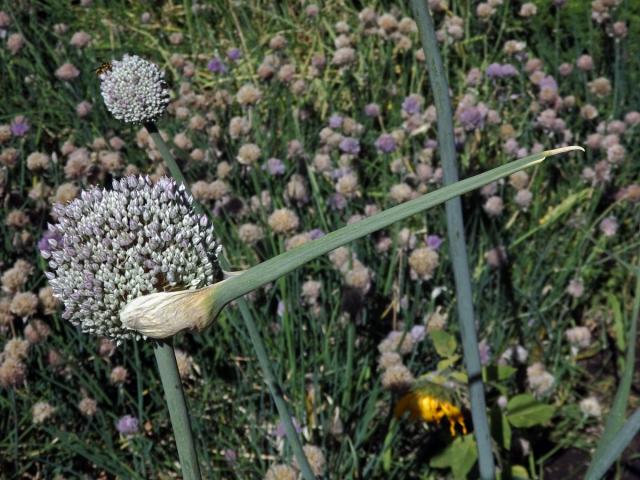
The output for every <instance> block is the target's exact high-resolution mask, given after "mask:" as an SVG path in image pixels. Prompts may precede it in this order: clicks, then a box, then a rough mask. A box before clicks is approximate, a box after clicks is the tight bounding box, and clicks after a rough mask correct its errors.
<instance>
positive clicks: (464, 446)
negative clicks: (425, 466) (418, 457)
mask: <svg viewBox="0 0 640 480" xmlns="http://www.w3.org/2000/svg"><path fill="white" fill-rule="evenodd" d="M477 459H478V452H477V450H476V441H475V440H474V438H473V435H464V436H460V437H458V438H456V439H455V440H454V441H453V442H451V444H450V445H449V446H448V447H447V448H445V449H444V450H443V451H442V452H441V453H438V454H436V455H434V456H433V458H432V459H431V461H430V462H429V465H431V466H432V467H434V468H450V469H451V473H452V474H453V478H455V479H456V480H458V479H464V478H467V475H468V474H469V472H470V471H471V469H472V468H473V466H474V465H475V463H476V460H477Z"/></svg>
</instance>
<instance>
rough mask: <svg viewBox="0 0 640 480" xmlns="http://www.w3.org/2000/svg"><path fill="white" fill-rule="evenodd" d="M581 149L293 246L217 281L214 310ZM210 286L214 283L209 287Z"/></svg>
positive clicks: (525, 162) (506, 168)
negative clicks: (349, 246) (336, 252)
mask: <svg viewBox="0 0 640 480" xmlns="http://www.w3.org/2000/svg"><path fill="white" fill-rule="evenodd" d="M574 150H582V151H584V150H583V149H582V148H581V147H563V148H556V149H555V150H547V151H544V152H541V153H537V154H535V155H530V156H528V157H525V158H522V159H520V160H515V161H513V162H510V163H507V164H506V165H502V166H500V167H497V168H494V169H492V170H489V171H487V172H484V173H481V174H479V175H476V176H474V177H470V178H466V179H464V180H461V181H459V182H456V183H455V184H453V185H449V186H447V187H442V188H440V189H438V190H436V191H434V192H431V193H427V194H426V195H422V196H421V197H418V198H415V199H413V200H411V201H409V202H406V203H403V204H401V205H396V206H395V207H392V208H389V209H388V210H384V211H383V212H380V213H377V214H376V215H373V216H371V217H368V218H365V219H363V220H360V221H359V222H357V223H354V224H352V225H347V226H346V227H343V228H340V229H339V230H336V231H334V232H331V233H329V234H327V235H325V236H324V237H321V238H319V239H317V240H313V241H312V242H308V243H305V244H303V245H301V246H299V247H297V248H294V249H293V250H290V251H288V252H285V253H282V254H280V255H278V256H276V257H273V258H271V259H269V260H266V261H264V262H262V263H260V264H258V265H256V266H254V267H251V268H250V269H248V270H246V271H244V272H242V273H241V274H239V275H235V276H233V277H231V278H229V279H227V280H225V281H224V282H221V283H220V284H219V285H215V286H214V287H216V288H215V294H214V297H215V298H214V304H215V305H214V311H213V316H214V317H215V316H216V315H217V314H218V313H219V311H220V310H221V309H222V307H223V306H224V305H226V304H227V303H228V302H230V301H231V300H234V299H236V298H238V297H241V296H242V295H245V294H247V293H249V292H251V291H253V290H255V289H256V288H259V287H261V286H263V285H265V284H267V283H269V282H272V281H274V280H276V279H278V278H280V277H281V276H283V275H286V274H287V273H289V272H291V271H293V270H295V269H296V268H298V267H300V266H302V265H304V264H305V263H307V262H309V261H310V260H313V259H315V258H317V257H319V256H321V255H324V254H326V253H328V252H330V251H332V250H335V249H336V248H338V247H341V246H342V245H346V244H348V243H350V242H352V241H354V240H357V239H359V238H362V237H364V236H366V235H369V234H370V233H373V232H376V231H378V230H381V229H383V228H386V227H388V226H389V225H391V224H393V223H395V222H398V221H400V220H403V219H405V218H407V217H410V216H412V215H415V214H416V213H420V212H423V211H425V210H428V209H430V208H433V207H435V206H437V205H440V204H442V203H444V202H446V201H447V200H450V199H452V198H454V197H457V196H459V195H463V194H465V193H467V192H470V191H471V190H475V189H477V188H480V187H482V186H484V185H486V184H487V183H491V182H493V181H495V180H498V179H500V178H504V177H507V176H509V175H511V174H512V173H515V172H517V171H519V170H522V169H524V168H528V167H531V166H533V165H536V164H538V163H540V162H542V161H543V160H544V159H545V158H547V157H550V156H552V155H557V154H559V153H564V152H571V151H574ZM208 288H211V287H208Z"/></svg>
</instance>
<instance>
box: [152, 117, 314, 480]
mask: <svg viewBox="0 0 640 480" xmlns="http://www.w3.org/2000/svg"><path fill="white" fill-rule="evenodd" d="M145 128H146V129H147V130H148V131H149V133H150V134H151V138H152V139H153V141H154V144H155V146H156V148H157V149H158V151H159V152H160V155H162V158H163V160H164V161H165V163H166V164H167V167H168V168H169V171H170V172H171V175H172V176H173V177H174V178H175V179H176V180H177V181H179V182H181V183H182V184H183V185H185V186H186V185H187V182H186V181H185V179H184V176H183V175H182V172H181V170H180V167H179V166H178V164H177V163H176V161H175V159H174V158H173V155H171V152H170V151H169V148H168V147H167V144H166V143H165V141H164V140H163V139H162V136H161V135H160V132H159V131H158V128H157V127H156V125H155V123H154V122H148V123H146V124H145ZM186 188H188V187H186ZM196 209H198V211H200V212H203V209H202V207H201V206H200V205H198V204H196ZM218 261H219V262H220V266H221V267H222V268H223V269H224V270H227V271H228V270H231V265H229V263H228V261H227V259H226V257H225V256H224V255H220V256H219V257H218ZM231 278H233V277H231ZM184 293H186V294H187V295H186V296H185V297H184V298H187V299H189V303H190V305H193V301H194V297H193V295H189V292H184ZM178 295H180V293H178ZM147 297H151V298H154V297H152V296H151V295H149V296H147ZM165 298H167V297H165ZM236 298H238V307H239V309H240V315H241V317H242V320H243V322H244V325H245V328H246V329H247V331H248V332H249V338H250V339H251V343H252V344H253V349H254V350H255V352H256V356H257V357H258V363H259V364H260V368H261V370H262V377H263V379H264V382H265V384H266V385H267V388H268V389H269V393H270V394H271V397H272V398H273V402H274V403H275V405H276V409H277V410H278V415H279V417H280V422H281V423H282V425H283V426H284V430H285V435H286V437H287V440H289V444H290V446H291V450H292V451H293V455H294V457H295V458H296V460H297V462H298V466H299V468H300V471H301V473H302V475H303V477H304V479H305V480H313V479H314V478H315V475H314V474H313V471H312V469H311V465H309V461H308V460H307V457H306V456H305V454H304V450H303V449H302V442H300V438H299V437H298V434H297V432H296V429H295V426H294V424H293V420H292V418H293V416H292V415H291V413H290V411H289V407H288V406H287V402H286V401H285V399H284V396H283V394H282V392H283V390H282V387H281V386H280V384H279V383H278V380H277V379H276V376H275V375H274V373H273V371H272V369H271V363H270V361H269V357H268V355H267V349H266V347H265V345H264V342H263V341H262V337H261V335H260V331H259V330H258V327H257V325H256V323H255V322H254V321H253V317H252V316H251V311H250V310H249V307H248V305H247V302H246V301H244V299H242V298H239V297H236ZM172 299H173V298H172ZM198 300H199V301H201V302H202V308H200V309H192V308H185V307H186V305H184V304H182V303H175V302H172V301H170V302H168V303H169V306H170V305H171V304H173V305H174V307H177V308H176V311H179V312H182V315H179V316H174V315H171V314H170V313H169V312H171V311H172V310H171V308H167V304H163V308H160V309H158V310H159V311H158V314H157V315H156V316H155V317H154V320H155V322H154V323H155V324H156V325H157V327H158V328H160V329H166V328H167V327H168V326H170V325H172V326H175V327H177V328H178V330H173V331H170V332H167V334H166V335H164V336H170V335H173V334H175V333H177V332H178V331H179V330H181V329H183V328H182V327H181V326H180V325H179V322H187V323H189V324H190V325H191V327H189V328H196V329H199V327H198V326H199V325H203V324H204V323H207V324H208V320H209V318H210V315H209V313H208V311H209V308H210V306H211V300H212V299H211V297H210V296H207V295H199V296H198ZM156 307H157V305H156ZM144 309H145V310H146V309H147V308H146V307H145V308H144ZM185 312H189V313H188V314H187V315H185V314H184V313H185ZM167 314H168V315H167ZM147 318H150V317H147ZM169 319H173V320H174V322H173V323H172V322H168V321H167V320H169ZM176 322H178V324H176ZM202 328H204V327H202ZM158 365H159V364H158ZM161 375H162V372H161ZM174 432H175V427H174Z"/></svg>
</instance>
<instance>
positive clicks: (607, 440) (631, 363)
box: [585, 268, 640, 480]
mask: <svg viewBox="0 0 640 480" xmlns="http://www.w3.org/2000/svg"><path fill="white" fill-rule="evenodd" d="M639 316H640V268H638V269H637V270H636V290H635V298H634V302H633V310H632V313H631V321H630V322H629V323H630V325H629V336H628V337H627V338H628V339H629V340H628V342H627V345H628V346H627V354H626V355H625V360H624V371H623V372H622V379H621V380H620V385H619V386H618V390H617V391H616V396H615V398H614V399H613V404H612V405H611V410H609V415H608V416H607V423H606V425H605V427H604V432H603V433H602V436H601V437H600V441H599V442H598V446H597V447H596V451H595V453H594V454H593V457H592V460H591V465H590V466H589V470H587V475H586V477H585V478H586V480H595V479H599V478H600V477H601V475H598V474H597V473H596V469H597V470H598V471H600V470H599V468H600V467H599V466H600V465H602V460H603V457H604V454H605V450H607V449H608V448H609V447H610V445H611V444H612V443H613V442H614V441H615V440H614V438H615V435H616V433H618V431H619V430H620V427H621V426H622V424H623V423H624V414H625V411H626V409H627V403H628V400H629V394H630V393H631V383H632V382H633V374H634V372H635V358H636V340H635V339H636V336H637V334H638V317H639ZM625 445H626V444H625ZM609 465H610V464H609ZM607 468H608V466H607ZM605 471H606V468H605Z"/></svg>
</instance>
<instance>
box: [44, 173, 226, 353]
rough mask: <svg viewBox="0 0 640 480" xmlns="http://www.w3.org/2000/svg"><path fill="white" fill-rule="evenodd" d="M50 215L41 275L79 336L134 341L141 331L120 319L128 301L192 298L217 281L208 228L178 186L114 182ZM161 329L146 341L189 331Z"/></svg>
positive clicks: (135, 179) (143, 181)
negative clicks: (162, 295)
mask: <svg viewBox="0 0 640 480" xmlns="http://www.w3.org/2000/svg"><path fill="white" fill-rule="evenodd" d="M53 214H54V216H55V217H56V218H57V219H58V223H56V224H55V225H49V230H50V231H51V233H52V234H53V237H54V238H51V239H50V240H48V248H46V249H43V250H42V252H41V253H42V256H43V257H44V258H45V259H46V260H48V262H49V268H50V269H51V272H47V274H46V275H47V278H48V279H49V284H50V285H51V287H52V289H53V293H54V295H55V296H56V297H57V298H59V299H60V300H62V301H63V302H64V305H65V311H64V313H63V317H64V318H66V319H68V320H70V321H71V323H73V324H74V325H78V326H80V327H81V329H82V330H83V331H84V332H89V333H94V334H96V335H103V336H106V337H109V338H112V339H114V340H116V341H117V342H118V343H120V342H121V341H122V340H123V339H126V338H139V337H140V334H142V335H145V333H144V331H140V332H136V331H135V330H130V329H128V328H127V325H123V324H122V322H121V320H120V311H121V310H122V309H123V308H124V306H125V305H126V304H127V303H128V302H130V301H131V300H133V299H136V298H138V297H142V296H144V295H147V294H150V293H154V292H175V291H177V290H191V291H193V290H195V289H198V288H201V287H204V286H207V285H210V284H212V283H214V282H216V281H217V280H220V279H221V278H222V273H221V271H220V268H219V266H218V258H217V255H218V253H219V252H220V249H221V245H220V244H219V243H218V242H217V241H216V236H215V234H214V231H213V226H212V225H211V223H210V222H209V219H208V218H207V217H206V216H205V215H199V214H196V213H195V212H194V210H193V198H192V197H191V196H190V195H189V194H187V192H186V190H185V188H184V186H183V185H180V186H178V185H177V184H176V182H175V181H174V180H171V179H169V178H166V177H163V178H161V179H160V180H159V181H158V182H157V183H155V184H153V183H152V182H151V180H150V179H149V178H148V177H134V176H130V177H126V178H124V179H122V180H120V181H118V180H114V182H113V189H112V190H103V189H98V188H93V189H91V190H88V191H84V192H82V195H81V198H79V199H76V200H74V201H72V202H71V203H69V204H68V205H61V204H57V205H56V206H55V207H54V209H53ZM179 293H180V294H182V295H183V294H184V292H179ZM170 303H171V302H170ZM173 304H174V306H175V302H173ZM182 316H183V315H178V312H177V311H176V312H175V315H173V317H174V320H175V317H182ZM162 318H167V317H166V316H163V317H162ZM183 321H184V320H183ZM189 321H196V322H197V321H198V319H197V318H195V319H194V318H192V317H190V318H189ZM194 326H195V325H194ZM166 328H167V329H168V330H167V329H165V330H162V331H161V332H155V334H153V335H152V336H153V337H154V338H163V337H166V336H170V335H171V334H173V333H176V332H177V331H178V330H180V329H183V328H187V327H185V326H184V325H183V326H182V327H181V328H177V329H176V330H175V331H173V330H171V329H170V326H169V325H167V326H166ZM157 333H160V335H158V334H157Z"/></svg>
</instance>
